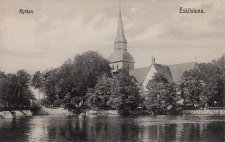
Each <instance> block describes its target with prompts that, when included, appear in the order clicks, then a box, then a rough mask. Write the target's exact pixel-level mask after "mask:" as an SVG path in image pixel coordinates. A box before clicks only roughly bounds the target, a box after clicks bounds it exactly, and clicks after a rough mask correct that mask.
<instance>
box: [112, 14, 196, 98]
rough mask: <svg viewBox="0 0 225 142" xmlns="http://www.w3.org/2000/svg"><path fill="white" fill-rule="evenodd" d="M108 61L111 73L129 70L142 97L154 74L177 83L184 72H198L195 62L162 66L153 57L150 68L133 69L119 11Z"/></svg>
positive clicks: (132, 61)
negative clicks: (112, 48)
mask: <svg viewBox="0 0 225 142" xmlns="http://www.w3.org/2000/svg"><path fill="white" fill-rule="evenodd" d="M109 61H110V66H111V68H112V72H116V71H118V70H119V69H128V70H129V74H130V76H132V77H133V78H134V80H135V81H136V83H137V84H138V86H139V87H140V89H141V94H142V95H145V94H146V93H147V92H148V90H147V88H146V86H147V84H148V82H149V80H151V79H152V77H153V76H154V75H155V74H156V73H160V74H162V75H164V76H165V77H166V78H167V79H168V80H170V81H173V82H178V81H179V80H180V79H181V76H182V74H183V73H184V72H185V71H188V70H190V69H198V70H199V66H198V64H197V62H190V63H182V64H174V65H162V64H157V63H156V60H155V57H153V58H152V64H151V65H150V66H148V67H144V68H137V69H134V63H135V62H134V59H133V57H132V55H131V54H130V53H129V52H128V51H127V40H126V38H125V36H124V31H123V23H122V17H121V10H120V11H119V20H118V29H117V37H116V39H115V42H114V52H113V53H112V54H111V55H110V57H109Z"/></svg>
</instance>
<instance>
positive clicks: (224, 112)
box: [181, 109, 225, 116]
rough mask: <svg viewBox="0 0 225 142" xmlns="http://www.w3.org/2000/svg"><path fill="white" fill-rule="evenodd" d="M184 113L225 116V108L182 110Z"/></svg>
mask: <svg viewBox="0 0 225 142" xmlns="http://www.w3.org/2000/svg"><path fill="white" fill-rule="evenodd" d="M181 114H182V115H219V116H225V109H208V110H182V111H181Z"/></svg>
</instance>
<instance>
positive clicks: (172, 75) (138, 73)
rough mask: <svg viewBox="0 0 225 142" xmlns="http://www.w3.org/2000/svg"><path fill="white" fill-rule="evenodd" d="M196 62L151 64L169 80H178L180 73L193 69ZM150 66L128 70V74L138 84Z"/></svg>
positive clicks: (141, 81)
mask: <svg viewBox="0 0 225 142" xmlns="http://www.w3.org/2000/svg"><path fill="white" fill-rule="evenodd" d="M196 64H197V63H195V62H191V63H182V64H174V65H161V64H153V65H152V66H154V67H155V69H156V71H157V72H158V73H160V74H162V75H164V76H165V77H166V78H167V79H168V80H169V81H174V82H178V81H179V80H180V79H181V76H182V74H183V73H184V72H185V71H188V70H191V69H195V67H196ZM152 66H150V67H145V68H138V69H133V70H130V72H129V74H130V75H131V76H133V77H135V79H136V80H137V82H138V83H139V84H142V83H143V82H144V80H145V78H146V76H147V74H148V72H149V70H150V69H151V67H152Z"/></svg>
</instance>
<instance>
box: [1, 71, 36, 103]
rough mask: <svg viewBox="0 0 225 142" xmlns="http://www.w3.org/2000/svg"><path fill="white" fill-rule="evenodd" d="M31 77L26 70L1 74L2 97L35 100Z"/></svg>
mask: <svg viewBox="0 0 225 142" xmlns="http://www.w3.org/2000/svg"><path fill="white" fill-rule="evenodd" d="M29 85H30V75H29V74H28V73H27V72H26V71H25V70H19V71H17V73H9V74H5V73H4V72H0V96H1V97H5V98H20V99H35V97H34V95H33V92H32V91H31V89H30V86H29Z"/></svg>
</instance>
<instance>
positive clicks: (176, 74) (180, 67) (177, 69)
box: [168, 62, 197, 82]
mask: <svg viewBox="0 0 225 142" xmlns="http://www.w3.org/2000/svg"><path fill="white" fill-rule="evenodd" d="M196 64H197V63H196V62H191V63H182V64H175V65H168V67H169V69H170V72H171V75H172V78H173V81H174V82H178V81H179V80H180V79H181V76H182V74H183V73H184V72H185V71H188V70H191V69H194V68H195V66H196Z"/></svg>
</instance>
